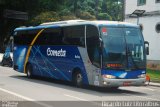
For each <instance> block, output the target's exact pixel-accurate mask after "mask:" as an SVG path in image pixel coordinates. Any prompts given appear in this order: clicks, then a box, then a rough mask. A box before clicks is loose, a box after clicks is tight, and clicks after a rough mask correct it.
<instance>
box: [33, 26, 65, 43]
mask: <svg viewBox="0 0 160 107" xmlns="http://www.w3.org/2000/svg"><path fill="white" fill-rule="evenodd" d="M35 45H62V33H61V28H48V29H45V30H44V31H43V32H42V33H41V35H40V36H39V37H38V38H37V40H36V42H35Z"/></svg>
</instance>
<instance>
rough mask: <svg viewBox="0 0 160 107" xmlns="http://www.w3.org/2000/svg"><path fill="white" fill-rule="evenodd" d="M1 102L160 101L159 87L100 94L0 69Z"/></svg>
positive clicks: (120, 89)
mask: <svg viewBox="0 0 160 107" xmlns="http://www.w3.org/2000/svg"><path fill="white" fill-rule="evenodd" d="M0 101H33V102H36V101H39V102H40V101H44V102H40V103H39V104H40V105H41V106H50V105H52V104H51V102H56V101H57V102H61V103H60V104H62V103H63V102H65V101H71V102H73V101H78V102H79V101H82V102H86V101H87V102H93V103H95V101H160V87H153V86H141V87H120V88H119V89H117V90H108V89H104V90H103V91H100V90H99V89H96V88H95V87H86V88H83V89H82V88H76V87H74V86H72V85H71V84H70V83H66V82H62V81H55V80H46V79H41V78H35V79H28V78H27V77H26V75H25V74H22V73H18V72H16V71H14V70H13V69H12V68H8V67H2V66H0ZM45 101H47V102H45ZM49 101H50V102H49ZM62 101H63V102H62ZM91 104H92V103H91ZM64 105H65V106H66V103H64ZM81 106H82V105H81ZM92 106H93V105H92ZM0 107H1V105H0ZM51 107H52V106H51Z"/></svg>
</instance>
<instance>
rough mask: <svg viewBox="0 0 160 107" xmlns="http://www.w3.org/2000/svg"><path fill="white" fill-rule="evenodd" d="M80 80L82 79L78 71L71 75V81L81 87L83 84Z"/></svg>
mask: <svg viewBox="0 0 160 107" xmlns="http://www.w3.org/2000/svg"><path fill="white" fill-rule="evenodd" d="M82 80H83V76H82V74H81V73H80V72H76V73H75V75H74V77H73V82H74V84H75V86H77V87H82V85H83V83H82Z"/></svg>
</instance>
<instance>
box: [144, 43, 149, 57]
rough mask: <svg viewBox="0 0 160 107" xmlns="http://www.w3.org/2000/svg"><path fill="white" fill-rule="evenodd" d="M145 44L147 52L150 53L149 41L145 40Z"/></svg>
mask: <svg viewBox="0 0 160 107" xmlns="http://www.w3.org/2000/svg"><path fill="white" fill-rule="evenodd" d="M144 44H145V50H146V54H147V55H149V42H148V41H145V42H144Z"/></svg>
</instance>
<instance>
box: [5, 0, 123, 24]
mask: <svg viewBox="0 0 160 107" xmlns="http://www.w3.org/2000/svg"><path fill="white" fill-rule="evenodd" d="M2 1H3V0H2ZM3 4H5V7H6V8H7V9H14V10H19V11H26V12H28V14H29V21H28V23H29V24H39V23H43V22H48V21H58V20H70V19H86V20H95V19H98V20H122V6H123V5H122V0H4V1H3Z"/></svg>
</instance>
